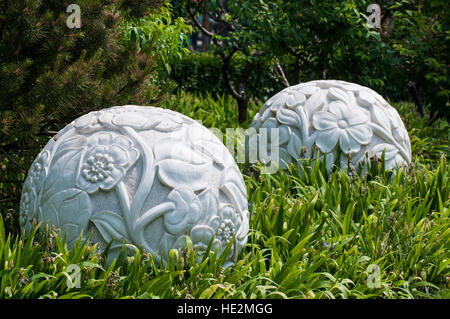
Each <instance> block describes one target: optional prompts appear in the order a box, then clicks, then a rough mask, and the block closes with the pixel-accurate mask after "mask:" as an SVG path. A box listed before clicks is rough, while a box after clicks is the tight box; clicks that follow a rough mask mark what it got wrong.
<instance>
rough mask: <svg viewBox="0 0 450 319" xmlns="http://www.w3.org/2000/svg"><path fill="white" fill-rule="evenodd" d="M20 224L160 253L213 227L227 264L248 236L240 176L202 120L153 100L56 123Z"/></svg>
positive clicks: (32, 175)
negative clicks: (47, 226)
mask: <svg viewBox="0 0 450 319" xmlns="http://www.w3.org/2000/svg"><path fill="white" fill-rule="evenodd" d="M20 208H21V209H20V225H21V227H22V228H23V229H24V230H25V232H28V233H29V232H30V231H31V229H32V224H33V223H32V221H33V219H34V220H35V221H37V222H43V225H45V224H46V223H48V224H52V225H55V226H56V227H57V228H59V229H62V231H63V232H67V234H68V244H69V247H70V246H71V245H73V244H74V242H75V241H76V239H77V238H78V237H79V235H80V233H81V232H83V234H84V235H87V234H89V233H91V234H92V238H91V239H92V241H93V242H98V243H99V244H100V248H101V249H104V248H105V247H106V244H107V243H108V242H110V241H111V240H113V245H112V246H111V251H110V252H111V255H113V256H114V254H117V253H118V251H120V247H121V246H122V241H125V242H127V243H131V244H134V245H136V246H137V247H140V246H142V247H143V248H144V250H146V251H147V252H149V253H151V254H155V253H156V260H157V262H160V261H161V258H163V259H164V260H166V259H167V257H168V253H169V251H170V249H172V248H181V247H184V246H185V245H186V236H185V235H186V234H187V235H189V236H190V238H191V240H192V242H193V245H194V247H199V249H200V253H201V252H202V251H203V250H205V249H206V248H207V246H208V244H209V242H210V240H211V239H212V237H213V235H214V234H215V235H216V236H215V238H214V241H213V244H212V250H214V249H216V248H218V249H219V252H221V251H223V250H224V249H225V247H226V246H227V244H228V243H229V242H230V241H231V240H232V238H233V236H234V235H235V234H236V237H235V241H234V243H233V244H232V249H231V251H230V254H229V256H228V258H227V262H226V265H230V264H232V263H233V262H235V261H236V258H237V255H238V253H239V251H240V250H241V249H242V248H243V246H244V245H245V243H246V241H247V233H248V227H249V213H248V208H247V194H246V188H245V184H244V181H243V178H242V175H241V173H240V171H239V169H238V167H237V165H236V163H235V161H234V159H233V157H232V156H231V155H230V153H229V152H228V150H227V149H226V148H225V146H224V145H223V144H222V142H221V141H219V140H218V139H217V138H216V136H215V135H214V134H212V133H211V132H210V131H209V130H208V129H207V128H205V127H204V126H202V125H201V124H199V123H198V122H196V121H194V120H192V119H190V118H188V117H186V116H184V115H181V114H179V113H177V112H173V111H170V110H164V109H161V108H155V107H142V106H117V107H112V108H109V109H105V110H101V111H97V112H91V113H89V114H87V115H84V116H82V117H80V118H78V119H77V120H75V121H73V122H72V123H70V124H69V125H67V126H66V127H65V128H64V129H62V130H61V131H60V132H59V133H58V134H57V135H56V136H55V137H54V138H52V139H51V140H50V141H49V142H48V144H47V145H46V146H45V147H44V149H43V150H42V152H41V153H40V154H39V155H38V157H37V158H36V160H35V161H34V163H33V164H32V166H31V168H30V170H29V172H28V176H27V178H26V181H25V184H24V187H23V190H22V198H21V203H20Z"/></svg>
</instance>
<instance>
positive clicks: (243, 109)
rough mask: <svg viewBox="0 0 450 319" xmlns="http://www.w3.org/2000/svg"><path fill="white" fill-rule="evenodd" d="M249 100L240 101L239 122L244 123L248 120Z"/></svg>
mask: <svg viewBox="0 0 450 319" xmlns="http://www.w3.org/2000/svg"><path fill="white" fill-rule="evenodd" d="M247 109H248V99H239V100H238V121H239V123H243V122H245V121H246V120H247Z"/></svg>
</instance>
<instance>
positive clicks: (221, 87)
mask: <svg viewBox="0 0 450 319" xmlns="http://www.w3.org/2000/svg"><path fill="white" fill-rule="evenodd" d="M244 64H245V62H244V57H243V56H242V55H239V54H235V56H234V57H233V59H232V61H231V71H230V74H231V78H232V79H235V78H236V77H237V76H238V74H239V72H240V70H241V69H242V68H243V66H244ZM273 68H274V66H273V65H271V64H266V63H264V62H262V61H258V62H257V63H256V65H255V67H254V69H253V72H252V74H251V76H250V78H249V80H248V82H247V85H248V94H249V96H251V97H253V98H255V97H257V98H259V99H261V100H263V99H268V98H269V97H271V96H272V95H274V94H275V93H277V92H278V91H280V90H282V89H283V88H284V87H283V84H282V83H281V81H280V80H279V79H278V78H277V76H276V75H275V73H274V71H273ZM170 78H171V79H172V80H174V81H175V82H176V83H177V84H178V88H179V89H181V90H183V91H186V92H191V93H200V94H207V93H209V94H211V95H213V96H214V95H216V94H220V95H223V94H229V92H228V91H227V88H226V85H225V82H224V79H223V74H222V61H221V58H220V57H219V56H217V55H214V54H212V53H210V52H191V53H190V54H188V55H187V56H185V57H184V58H183V59H182V60H181V61H178V62H177V63H175V64H173V65H172V72H171V74H170ZM236 112H237V111H236Z"/></svg>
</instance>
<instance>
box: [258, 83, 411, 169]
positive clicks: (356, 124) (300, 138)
mask: <svg viewBox="0 0 450 319" xmlns="http://www.w3.org/2000/svg"><path fill="white" fill-rule="evenodd" d="M251 127H253V128H254V129H255V131H254V132H255V133H256V137H257V139H258V143H259V145H267V152H270V151H271V149H270V147H271V146H272V145H274V144H276V143H278V144H277V146H278V147H279V149H278V152H279V159H278V161H276V159H274V160H275V162H277V164H278V165H279V166H280V168H282V169H285V170H286V169H287V168H288V166H289V164H290V163H292V162H293V161H294V160H297V159H300V158H309V157H313V158H315V157H316V156H317V152H318V154H319V156H320V158H323V156H326V159H327V160H326V163H327V170H328V172H330V171H331V169H332V165H333V164H334V163H335V161H336V160H337V150H338V149H339V151H340V166H341V167H342V168H344V167H347V166H348V164H349V163H350V165H351V166H353V167H357V166H358V165H359V164H363V163H364V162H365V161H366V160H367V159H368V158H373V157H375V156H376V157H377V158H381V157H382V154H383V153H384V155H385V160H386V168H387V169H394V168H396V167H398V166H399V165H406V164H409V163H410V162H411V144H410V140H409V136H408V133H407V131H406V129H405V126H404V124H403V122H402V120H401V118H400V116H399V114H398V112H397V111H396V110H395V109H394V108H393V107H392V106H390V105H389V103H388V102H386V100H385V99H383V98H382V97H381V96H380V95H379V94H378V93H376V92H374V91H373V90H371V89H369V88H367V87H363V86H360V85H357V84H354V83H349V82H345V81H337V80H320V81H311V82H307V83H302V84H298V85H295V86H291V87H288V88H286V89H284V90H282V91H281V92H279V93H277V94H276V95H274V96H273V97H271V98H270V99H269V100H268V101H267V102H266V103H264V105H263V106H262V108H261V110H260V111H259V112H258V113H257V114H256V115H255V117H254V119H253V122H252V125H251ZM261 128H265V129H267V131H270V129H278V132H279V137H278V141H272V139H271V137H272V135H271V134H270V133H267V139H265V135H263V134H262V130H261ZM302 149H303V151H304V152H303V153H302Z"/></svg>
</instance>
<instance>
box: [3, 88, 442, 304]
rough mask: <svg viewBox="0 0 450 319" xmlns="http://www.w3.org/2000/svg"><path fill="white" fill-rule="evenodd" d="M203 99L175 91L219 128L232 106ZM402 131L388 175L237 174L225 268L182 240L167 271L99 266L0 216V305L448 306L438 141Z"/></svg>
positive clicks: (300, 169) (149, 261) (316, 171)
mask: <svg viewBox="0 0 450 319" xmlns="http://www.w3.org/2000/svg"><path fill="white" fill-rule="evenodd" d="M183 99H185V100H189V101H190V102H189V103H186V105H188V104H190V107H191V108H187V106H186V105H185V107H186V109H185V111H186V112H183V107H184V106H183V105H184V104H183ZM208 99H209V97H207V98H206V99H204V100H203V99H200V98H196V97H192V96H184V95H179V96H177V97H176V100H177V102H178V103H177V105H178V109H177V110H178V111H181V112H183V113H185V114H187V115H190V116H193V117H194V118H199V119H201V118H204V119H205V120H204V123H203V124H205V123H206V124H205V125H206V126H208V125H209V124H210V125H209V126H216V127H221V128H224V127H227V126H226V125H228V124H230V122H227V114H228V113H227V112H231V110H232V108H233V107H234V106H233V103H232V102H227V99H226V98H223V100H222V101H219V102H214V100H213V99H210V100H208ZM195 101H200V102H199V103H203V105H205V107H204V108H200V107H198V105H197V104H195ZM170 103H171V102H169V103H168V107H171V105H174V104H175V103H174V104H170ZM218 105H222V107H221V108H218V107H217V106H218ZM408 106H409V107H410V105H409V104H401V105H398V108H399V110H400V111H401V113H402V110H404V111H405V112H407V108H408ZM202 116H204V117H202ZM403 118H405V117H404V116H403ZM405 123H406V124H407V126H408V131H409V133H410V136H411V140H412V145H413V157H414V163H412V165H411V166H410V167H408V168H403V169H400V170H399V171H398V172H396V173H393V172H385V171H384V170H383V165H382V161H381V160H380V161H378V162H373V163H372V164H373V165H371V168H370V170H369V171H368V172H366V173H358V172H343V171H341V170H339V169H337V170H335V171H334V172H333V173H332V174H331V175H330V176H327V175H326V174H325V173H324V170H325V169H324V163H321V164H320V163H319V165H312V164H313V163H311V161H307V160H305V161H304V162H301V163H299V164H298V165H297V166H296V167H294V166H292V167H291V168H292V169H291V171H290V172H289V176H288V175H286V174H284V173H279V174H272V175H259V174H258V170H255V169H254V168H251V167H244V166H242V171H243V172H244V178H245V180H246V185H247V192H248V200H249V210H250V212H251V214H250V215H251V219H250V233H249V237H248V244H247V246H246V247H245V248H244V250H243V251H242V252H241V254H240V258H239V261H238V262H237V264H236V265H235V266H234V267H229V268H223V262H224V259H225V258H224V257H225V256H226V253H227V252H225V253H224V254H223V255H220V254H217V253H216V252H213V251H209V252H207V253H206V254H204V255H199V254H198V251H195V250H194V249H193V248H192V244H189V243H188V246H187V248H186V249H184V250H181V251H178V252H177V251H173V253H172V254H171V257H170V258H169V261H168V263H167V264H165V265H160V266H157V265H155V263H154V260H153V258H152V256H151V255H148V254H146V253H144V252H142V251H140V250H139V249H138V248H136V253H135V254H134V255H133V256H127V255H126V254H125V248H124V249H123V254H122V255H121V256H120V257H119V258H118V259H117V260H116V261H115V262H112V263H108V262H107V261H106V260H105V255H104V254H102V253H100V252H99V250H98V248H97V247H96V246H95V245H90V244H88V243H87V242H83V241H81V240H79V241H78V242H77V243H76V245H75V247H74V248H73V249H71V250H69V249H68V248H67V245H66V244H65V242H64V238H63V237H62V236H60V235H58V234H57V232H56V231H55V230H52V229H48V230H47V231H46V232H40V233H34V234H32V235H31V236H29V237H28V238H24V237H23V236H20V235H14V234H7V233H5V230H4V227H3V222H2V221H1V219H0V298H449V297H450V294H449V285H450V282H449V279H450V277H449V276H450V274H449V268H450V266H449V260H450V258H449V257H450V256H449V244H450V227H449V226H450V222H449V214H450V210H449V208H448V206H449V202H450V183H449V173H450V169H449V165H448V162H447V160H446V158H445V155H442V156H439V154H440V153H442V151H443V150H444V152H445V143H447V144H448V139H447V142H445V139H446V138H448V137H446V136H441V135H439V134H437V133H436V132H437V131H436V132H435V133H436V134H437V135H433V134H434V133H433V132H434V131H433V132H431V131H429V132H428V138H429V139H431V140H430V141H428V140H426V137H425V135H426V134H423V135H421V134H422V133H421V132H422V130H423V129H425V128H423V129H422V128H421V124H420V123H419V122H417V121H416V122H413V119H412V115H410V117H409V118H406V119H405ZM411 125H414V126H411ZM439 125H441V128H442V126H443V127H447V128H448V126H446V125H447V124H445V123H443V124H439ZM228 127H232V126H228ZM430 130H431V129H430ZM447 134H448V133H447ZM422 139H425V142H424V143H421V142H420V141H421V140H422ZM427 141H428V142H427ZM432 142H434V143H432ZM430 143H431V144H430ZM441 144H444V147H438V146H437V145H441ZM70 265H77V266H78V267H79V268H78V267H75V268H74V267H73V266H70ZM375 265H376V266H375ZM74 269H75V270H74ZM78 270H79V271H80V276H79V279H80V280H79V282H77V281H76V280H74V279H75V278H76V276H75V275H76V272H77V271H78ZM68 279H69V280H68ZM71 283H72V284H71ZM71 287H72V288H71Z"/></svg>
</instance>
